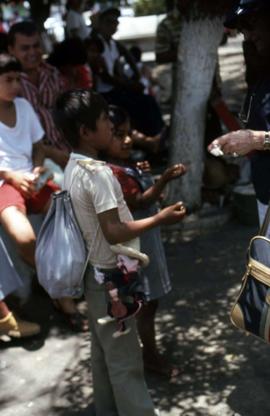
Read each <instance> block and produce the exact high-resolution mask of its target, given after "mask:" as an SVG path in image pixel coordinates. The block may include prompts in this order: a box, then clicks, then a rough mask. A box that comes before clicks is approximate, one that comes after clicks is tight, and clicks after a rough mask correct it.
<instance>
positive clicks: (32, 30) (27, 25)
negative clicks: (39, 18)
mask: <svg viewBox="0 0 270 416" xmlns="http://www.w3.org/2000/svg"><path fill="white" fill-rule="evenodd" d="M36 33H39V32H38V28H37V26H36V25H35V23H34V22H32V21H31V20H27V21H24V22H19V23H15V24H14V25H12V26H11V28H10V30H9V32H8V44H9V45H10V46H14V44H15V39H16V35H17V34H20V35H25V36H33V35H35V34H36Z"/></svg>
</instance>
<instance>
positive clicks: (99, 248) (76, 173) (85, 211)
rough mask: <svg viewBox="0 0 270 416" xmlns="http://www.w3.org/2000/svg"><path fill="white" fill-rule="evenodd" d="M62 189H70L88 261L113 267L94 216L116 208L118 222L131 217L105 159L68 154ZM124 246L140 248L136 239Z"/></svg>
mask: <svg viewBox="0 0 270 416" xmlns="http://www.w3.org/2000/svg"><path fill="white" fill-rule="evenodd" d="M64 189H67V190H69V191H70V194H71V199H72V204H73V208H74V211H75V214H76V217H77V219H78V223H79V225H80V228H81V230H82V233H83V237H84V239H85V241H86V243H87V248H88V250H90V263H91V264H92V265H93V266H95V267H100V268H103V269H112V268H115V267H116V255H115V254H114V253H113V252H112V250H111V248H110V245H109V243H108V242H107V240H106V239H105V237H104V235H103V233H102V230H101V228H100V225H99V221H98V217H97V215H98V214H101V213H102V212H105V211H108V210H110V209H114V208H117V209H118V212H119V217H120V220H121V221H123V222H125V221H132V220H133V217H132V215H131V213H130V211H129V209H128V207H127V204H126V202H125V200H124V197H123V193H122V189H121V186H120V184H119V182H118V180H117V179H116V177H115V176H114V175H113V173H112V171H111V169H110V167H109V166H108V165H107V164H106V163H105V162H102V161H99V160H95V159H91V158H86V156H83V155H79V154H76V153H71V155H70V159H69V162H68V164H67V166H66V169H65V176H64ZM125 245H126V246H130V247H132V248H134V249H136V250H140V240H139V239H138V238H136V239H134V240H131V241H128V242H127V243H125Z"/></svg>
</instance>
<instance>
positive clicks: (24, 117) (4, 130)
mask: <svg viewBox="0 0 270 416" xmlns="http://www.w3.org/2000/svg"><path fill="white" fill-rule="evenodd" d="M20 71H21V65H20V63H19V62H18V61H17V60H16V59H15V58H14V57H12V56H10V55H8V54H0V223H1V225H2V226H3V228H4V229H5V231H6V232H7V234H8V235H9V236H10V237H11V239H12V240H13V241H14V242H15V244H16V246H17V248H18V251H19V254H20V255H21V257H22V259H23V260H24V261H25V262H26V263H27V264H28V265H30V266H32V267H35V242H36V237H35V233H34V230H33V228H32V226H31V224H30V222H29V220H28V218H27V214H29V213H42V212H46V210H47V207H48V205H49V202H50V197H51V194H52V193H53V192H54V191H56V190H58V189H59V187H58V186H57V185H55V184H54V183H53V182H52V181H50V180H47V182H46V183H45V184H43V186H42V187H41V189H40V190H38V189H37V186H38V182H39V179H40V177H41V176H42V174H43V173H45V171H46V169H45V168H44V167H43V160H44V151H43V145H42V138H43V136H44V130H43V128H42V127H41V124H40V122H39V119H38V116H37V115H36V113H35V111H34V110H33V108H32V106H31V104H30V103H29V102H28V101H27V100H25V99H24V98H18V97H17V96H18V94H19V92H20ZM0 277H1V278H8V276H0ZM0 282H1V279H0ZM59 304H60V306H61V308H62V311H63V313H64V312H65V317H66V319H67V321H68V323H69V324H70V326H72V324H73V322H74V320H75V318H76V317H77V314H78V312H77V310H76V305H75V303H74V301H73V300H72V299H69V298H65V299H61V300H59ZM0 312H1V311H0ZM4 312H5V313H6V312H7V311H4ZM4 312H3V313H4ZM6 316H7V315H6ZM6 316H5V317H6ZM1 318H4V317H3V316H1V313H0V333H6V334H7V335H9V334H10V333H11V332H10V331H13V329H12V328H13V327H14V325H15V323H14V321H12V320H11V319H10V320H9V321H8V322H7V321H5V322H1ZM76 319H77V318H76ZM77 320H78V319H77ZM75 323H76V322H75ZM85 325H86V323H85ZM72 328H73V326H72ZM86 329H87V328H86ZM37 332H39V327H38V328H35V333H37ZM12 333H13V332H12Z"/></svg>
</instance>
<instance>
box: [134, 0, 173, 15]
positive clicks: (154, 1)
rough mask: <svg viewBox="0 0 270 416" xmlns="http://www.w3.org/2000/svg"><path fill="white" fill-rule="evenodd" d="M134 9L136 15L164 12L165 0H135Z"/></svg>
mask: <svg viewBox="0 0 270 416" xmlns="http://www.w3.org/2000/svg"><path fill="white" fill-rule="evenodd" d="M134 11H135V15H136V16H146V15H149V14H162V13H166V5H165V0H136V2H135V4H134Z"/></svg>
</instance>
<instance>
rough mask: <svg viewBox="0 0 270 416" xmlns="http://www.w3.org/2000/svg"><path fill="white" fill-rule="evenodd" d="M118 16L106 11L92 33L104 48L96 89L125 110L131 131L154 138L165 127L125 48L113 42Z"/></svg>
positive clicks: (109, 9) (108, 9)
mask: <svg viewBox="0 0 270 416" xmlns="http://www.w3.org/2000/svg"><path fill="white" fill-rule="evenodd" d="M119 16H120V12H119V10H118V9H115V8H111V7H109V8H106V9H105V10H103V11H102V12H101V13H100V15H99V18H98V24H97V28H95V29H93V31H92V33H91V36H92V38H95V37H96V38H98V39H99V41H101V42H102V47H103V51H102V54H101V55H102V57H103V61H104V66H103V68H101V70H100V72H99V73H98V74H96V77H97V85H96V88H97V91H98V92H100V93H101V94H102V95H103V96H104V98H105V99H106V100H107V101H108V102H109V103H110V104H114V105H118V106H120V107H123V108H125V109H126V110H127V112H128V113H129V115H130V117H131V121H132V127H134V128H135V129H137V130H138V131H140V132H142V133H144V134H145V135H147V136H156V135H159V134H161V133H162V132H163V130H164V127H165V125H164V122H163V119H162V115H161V111H160V108H159V106H158V104H157V102H156V100H155V98H154V97H152V96H150V95H145V94H144V93H143V90H144V86H143V84H141V83H140V73H139V71H138V69H137V67H136V63H135V62H134V59H133V58H132V56H131V55H130V53H129V52H128V51H127V49H126V48H125V47H124V45H122V44H121V43H120V42H117V41H115V40H114V39H113V38H112V36H113V35H114V34H115V32H116V31H117V26H118V18H119ZM121 58H123V59H124V60H125V61H126V62H127V63H128V64H129V65H130V68H131V70H132V71H133V74H134V75H133V77H132V79H128V78H127V77H125V76H124V72H123V71H122V70H121ZM93 70H94V67H93ZM146 109H147V111H146Z"/></svg>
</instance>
